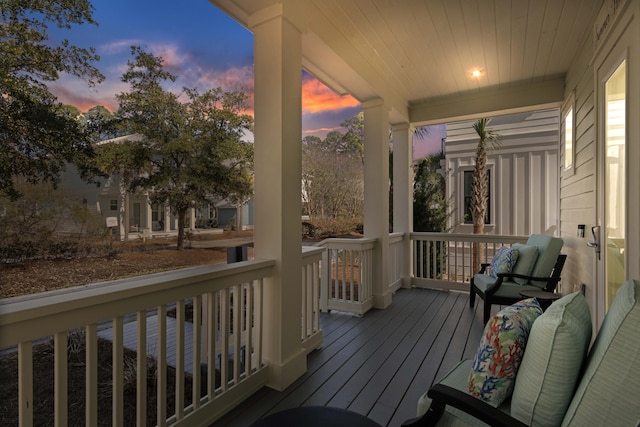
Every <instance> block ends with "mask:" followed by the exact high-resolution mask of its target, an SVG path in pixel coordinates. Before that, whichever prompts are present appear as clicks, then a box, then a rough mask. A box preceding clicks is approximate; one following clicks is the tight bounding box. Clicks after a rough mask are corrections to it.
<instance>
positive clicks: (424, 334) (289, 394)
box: [214, 289, 483, 427]
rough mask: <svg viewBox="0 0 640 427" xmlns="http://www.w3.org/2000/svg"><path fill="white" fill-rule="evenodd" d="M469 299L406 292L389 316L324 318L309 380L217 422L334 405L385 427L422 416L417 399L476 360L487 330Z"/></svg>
mask: <svg viewBox="0 0 640 427" xmlns="http://www.w3.org/2000/svg"><path fill="white" fill-rule="evenodd" d="M479 305H480V306H481V304H478V303H477V302H476V307H475V308H474V309H470V308H469V296H468V294H466V293H458V292H443V291H436V290H427V289H401V290H399V291H398V292H397V293H396V295H395V296H394V298H393V304H392V305H391V306H390V307H389V308H388V309H386V310H371V311H369V312H368V313H367V314H365V315H364V316H363V317H362V318H357V317H352V316H349V315H344V314H335V313H334V314H323V317H322V321H321V324H322V329H323V332H324V344H323V347H322V349H320V350H316V351H314V352H312V353H311V354H310V355H309V357H308V364H307V373H306V374H305V375H304V376H302V377H301V378H299V379H298V380H297V381H296V382H295V383H294V384H292V385H291V386H290V387H288V388H287V389H286V390H285V391H283V392H277V391H275V390H272V389H269V388H266V387H265V388H262V389H261V390H259V391H258V392H257V393H255V394H254V395H253V396H252V397H251V398H249V399H248V400H247V401H245V403H243V404H242V405H241V406H239V407H237V408H235V409H234V410H233V411H232V412H230V413H228V414H227V415H226V416H225V417H223V418H222V419H220V420H218V421H217V422H216V423H215V424H214V425H215V426H216V427H217V426H238V427H239V426H242V427H245V426H250V425H251V424H252V423H253V422H255V421H257V420H258V419H260V418H262V417H265V416H267V415H269V414H271V413H274V412H278V411H281V410H284V409H288V408H294V407H298V406H308V405H313V406H333V407H338V408H346V409H349V410H352V411H355V412H358V413H360V414H364V415H366V416H368V417H369V418H371V419H372V420H374V421H376V422H378V423H379V424H381V425H383V426H399V425H400V424H402V422H404V421H405V420H407V419H409V418H412V417H415V414H416V404H417V401H418V397H419V396H420V395H421V394H422V393H424V392H425V390H427V389H428V388H429V386H430V385H431V384H432V383H433V381H434V379H436V378H440V377H441V376H442V375H444V374H445V373H446V372H447V371H448V370H449V369H450V368H451V367H453V365H455V364H456V363H457V362H458V361H459V360H461V359H463V358H466V357H472V355H473V353H474V352H475V350H476V348H477V345H478V343H479V341H480V335H481V333H482V330H483V325H482V316H481V314H482V313H481V311H482V310H481V309H478V306H479Z"/></svg>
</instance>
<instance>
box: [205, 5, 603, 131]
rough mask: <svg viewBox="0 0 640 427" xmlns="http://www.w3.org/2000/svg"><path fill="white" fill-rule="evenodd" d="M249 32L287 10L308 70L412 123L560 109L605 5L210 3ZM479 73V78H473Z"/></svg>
mask: <svg viewBox="0 0 640 427" xmlns="http://www.w3.org/2000/svg"><path fill="white" fill-rule="evenodd" d="M210 1H211V2H212V3H213V4H215V5H216V6H218V7H220V8H221V9H222V10H223V11H225V12H226V13H228V14H229V15H231V16H232V17H233V18H234V19H236V20H237V21H238V22H240V23H241V24H242V25H244V26H246V27H247V28H249V29H250V23H251V22H252V19H256V18H254V17H256V16H264V15H267V16H268V15H275V14H277V13H283V14H284V16H285V17H286V18H287V19H288V20H289V21H291V22H293V23H294V24H295V25H296V26H297V27H298V28H299V29H300V31H301V32H302V42H303V45H302V46H303V56H304V58H303V66H304V67H305V68H306V69H307V70H308V71H309V72H311V73H312V74H314V75H315V76H316V77H318V78H319V79H320V80H322V81H323V82H325V83H326V84H327V85H329V86H330V87H332V88H333V89H334V90H336V91H337V92H339V93H349V94H351V95H352V96H354V97H356V98H357V99H358V100H360V101H362V102H365V101H367V100H369V99H373V98H377V97H381V98H383V99H384V100H385V102H386V103H387V104H388V105H389V106H390V107H391V108H392V118H394V119H398V120H402V119H407V118H410V119H411V121H412V122H413V123H416V124H425V123H435V122H438V121H442V120H444V119H451V118H454V117H455V118H469V117H473V116H474V115H478V114H480V113H483V112H488V111H491V112H498V111H503V112H507V111H518V110H526V109H527V108H530V106H541V107H548V106H553V105H557V104H558V103H559V102H561V100H562V96H563V91H564V89H563V81H564V75H565V74H566V72H567V70H568V69H569V66H570V64H571V62H572V61H573V59H574V56H575V55H576V53H577V52H578V50H579V49H581V47H582V46H583V44H584V43H591V38H592V31H593V30H592V21H593V19H594V17H595V16H596V14H597V13H598V11H599V9H600V8H601V6H602V3H603V2H602V0H210ZM474 68H477V69H480V70H481V71H482V74H481V76H480V77H479V78H473V77H471V72H472V70H473V69H474Z"/></svg>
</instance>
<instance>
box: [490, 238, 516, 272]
mask: <svg viewBox="0 0 640 427" xmlns="http://www.w3.org/2000/svg"><path fill="white" fill-rule="evenodd" d="M518 255H519V252H518V250H517V249H512V248H508V247H506V246H503V247H501V248H500V249H499V250H498V252H496V254H495V255H494V256H493V259H492V260H491V265H489V271H488V273H489V274H490V275H491V276H493V277H496V278H497V277H498V273H511V270H513V266H514V265H516V261H518Z"/></svg>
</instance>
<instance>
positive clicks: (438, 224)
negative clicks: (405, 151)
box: [413, 152, 451, 232]
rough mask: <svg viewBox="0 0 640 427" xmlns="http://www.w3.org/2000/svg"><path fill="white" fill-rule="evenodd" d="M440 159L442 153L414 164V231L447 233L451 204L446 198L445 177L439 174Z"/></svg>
mask: <svg viewBox="0 0 640 427" xmlns="http://www.w3.org/2000/svg"><path fill="white" fill-rule="evenodd" d="M442 159H444V153H442V152H440V153H436V154H431V155H429V156H427V157H425V158H422V159H420V160H419V161H418V162H417V163H416V166H415V179H414V184H413V230H414V231H440V232H444V231H447V221H448V220H449V217H450V215H451V210H450V205H451V203H450V201H449V200H447V198H446V193H445V177H444V176H443V175H442V174H441V173H440V172H439V169H440V168H441V165H440V160H442Z"/></svg>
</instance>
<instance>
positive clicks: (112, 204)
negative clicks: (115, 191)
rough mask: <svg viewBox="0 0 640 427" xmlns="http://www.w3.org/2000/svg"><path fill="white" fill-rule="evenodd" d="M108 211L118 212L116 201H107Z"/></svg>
mask: <svg viewBox="0 0 640 427" xmlns="http://www.w3.org/2000/svg"><path fill="white" fill-rule="evenodd" d="M109 210H110V211H117V210H118V200H116V199H111V200H109Z"/></svg>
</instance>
